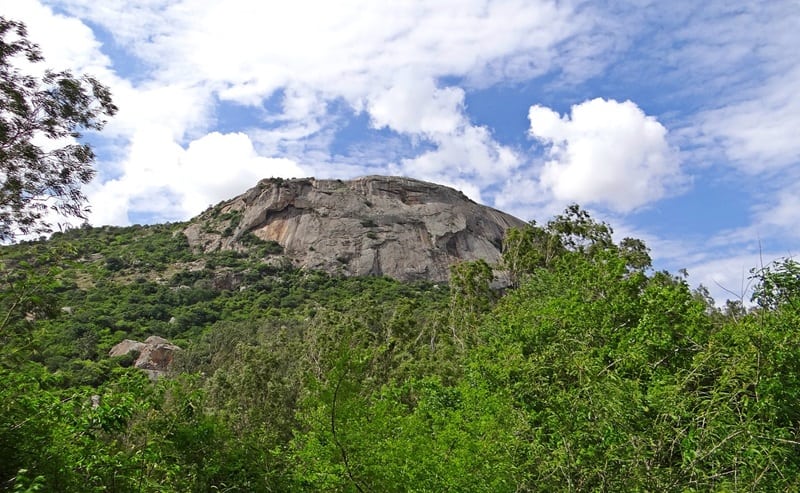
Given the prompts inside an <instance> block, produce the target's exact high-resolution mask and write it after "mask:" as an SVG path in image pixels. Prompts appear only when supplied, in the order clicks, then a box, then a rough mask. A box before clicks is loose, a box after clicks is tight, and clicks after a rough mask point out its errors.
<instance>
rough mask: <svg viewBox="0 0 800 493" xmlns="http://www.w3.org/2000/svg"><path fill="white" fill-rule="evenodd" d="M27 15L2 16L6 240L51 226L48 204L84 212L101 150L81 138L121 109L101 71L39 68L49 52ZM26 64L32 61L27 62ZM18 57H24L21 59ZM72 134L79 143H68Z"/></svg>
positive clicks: (68, 212)
mask: <svg viewBox="0 0 800 493" xmlns="http://www.w3.org/2000/svg"><path fill="white" fill-rule="evenodd" d="M27 35H28V33H27V30H26V28H25V25H24V24H23V23H21V22H17V21H13V20H8V19H6V18H5V17H3V16H0V176H2V180H0V241H3V242H5V241H8V240H13V239H14V238H15V237H16V236H17V235H19V234H23V235H24V234H39V233H48V232H50V231H52V228H51V226H52V225H51V224H50V223H49V222H48V219H47V215H48V212H49V211H51V212H52V211H55V212H56V213H58V214H61V215H64V216H71V217H78V218H84V217H85V210H84V205H85V202H86V197H85V196H84V194H83V191H82V190H81V187H82V185H84V184H86V183H89V181H91V179H92V177H93V176H94V173H95V172H94V169H93V168H92V164H93V163H94V152H93V151H92V148H91V147H90V146H89V145H87V144H79V143H74V141H77V140H79V139H80V138H81V132H83V131H85V130H100V129H101V128H103V126H104V125H105V120H104V118H105V117H107V116H112V115H114V114H115V113H116V111H117V107H116V106H114V104H113V103H112V101H111V93H110V92H109V90H108V88H107V87H105V86H104V85H102V84H101V83H100V82H98V81H97V79H95V78H93V77H91V76H88V75H82V76H78V77H75V76H74V75H73V74H72V73H71V72H70V71H68V70H65V71H61V72H56V71H53V70H50V69H46V70H42V72H44V74H43V75H41V76H33V75H30V74H33V73H36V72H39V70H36V69H33V70H32V69H31V67H30V66H31V65H33V64H37V63H40V62H42V61H43V60H44V59H43V57H42V54H41V50H40V49H39V46H37V45H36V44H35V43H33V42H31V41H29V40H28V39H27ZM26 64H27V65H28V66H26ZM15 65H19V66H20V67H21V68H22V69H21V70H20V67H17V66H15ZM69 142H73V143H69Z"/></svg>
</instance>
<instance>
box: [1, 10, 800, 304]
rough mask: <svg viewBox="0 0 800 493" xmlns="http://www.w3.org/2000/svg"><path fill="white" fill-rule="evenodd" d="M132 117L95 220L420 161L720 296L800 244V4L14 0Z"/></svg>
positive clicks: (437, 177) (96, 201) (427, 172)
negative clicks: (625, 248)
mask: <svg viewBox="0 0 800 493" xmlns="http://www.w3.org/2000/svg"><path fill="white" fill-rule="evenodd" d="M0 15H3V16H5V17H7V18H9V19H15V20H21V21H23V22H25V23H26V24H27V26H28V33H29V38H30V39H31V40H32V41H34V42H36V43H38V44H39V45H40V47H41V49H42V52H43V54H44V57H45V59H46V64H47V66H48V67H51V68H54V69H71V70H73V71H74V72H75V73H89V74H91V75H93V76H95V77H96V78H98V79H99V80H100V81H102V82H103V83H104V84H106V85H107V86H109V87H110V88H111V91H112V94H113V97H114V101H115V103H116V104H117V105H118V106H119V108H120V110H119V113H118V114H117V115H116V116H115V117H114V118H113V119H111V120H110V121H109V123H108V124H107V126H106V127H105V129H104V130H103V131H102V132H101V133H98V134H89V135H86V139H87V140H88V141H89V142H90V143H91V144H92V145H93V146H94V147H95V150H96V152H97V156H98V159H97V162H96V168H97V171H98V173H97V177H96V179H95V180H94V181H93V182H92V183H91V184H89V185H88V186H87V187H86V188H85V193H86V195H87V196H88V198H89V203H90V206H91V208H92V210H91V214H90V216H89V221H90V223H91V224H93V225H105V224H112V225H128V224H148V223H158V222H164V221H182V220H187V219H189V218H191V217H193V216H195V215H197V214H199V213H200V212H202V211H203V210H205V209H206V208H207V207H208V206H209V205H213V204H216V203H218V202H220V201H222V200H225V199H229V198H232V197H234V196H236V195H238V194H239V193H242V192H244V191H245V190H247V189H248V188H250V187H252V186H254V185H255V184H256V183H257V182H258V180H260V179H262V178H266V177H271V176H275V177H286V178H288V177H307V176H314V177H317V178H341V179H346V178H353V177H357V176H363V175H371V174H390V175H403V176H409V177H413V178H418V179H422V180H427V181H432V182H436V183H440V184H444V185H447V186H451V187H454V188H457V189H459V190H462V191H463V192H464V193H465V194H466V195H467V196H469V197H470V198H472V199H473V200H475V201H477V202H480V203H483V204H486V205H488V206H491V207H495V208H498V209H501V210H504V211H506V212H509V213H512V214H514V215H516V216H518V217H520V218H522V219H524V220H536V221H537V222H538V223H540V224H541V223H544V222H546V221H547V220H548V219H550V218H551V217H552V216H553V215H555V214H558V213H560V212H561V211H563V209H564V208H565V207H566V206H567V205H569V204H571V203H578V204H580V205H581V206H582V207H583V208H585V209H587V210H589V211H590V212H591V213H592V215H593V216H594V217H595V218H597V219H599V220H603V221H606V222H608V223H609V224H610V225H611V226H612V227H613V228H614V230H615V236H616V237H617V238H618V239H621V238H623V237H625V236H631V237H636V238H640V239H643V240H644V241H645V242H646V243H647V245H648V246H649V247H650V248H651V254H652V256H653V258H654V261H655V262H654V263H655V266H656V267H657V268H659V269H668V270H670V271H671V272H673V273H675V272H677V271H678V270H680V269H686V271H688V273H689V280H690V283H691V284H693V285H699V284H703V285H704V286H706V287H707V288H708V289H709V290H710V291H711V293H712V295H713V296H714V298H715V299H716V300H717V301H718V302H720V301H722V300H725V299H744V300H745V301H747V299H749V296H750V294H749V291H748V288H749V286H750V285H751V281H750V280H749V277H750V272H749V271H750V269H751V268H754V267H759V266H762V265H766V264H768V263H769V262H770V261H773V260H775V259H779V258H784V257H790V256H794V255H796V254H798V252H800V130H798V129H800V93H798V91H800V49H798V47H800V0H749V1H746V2H744V1H739V2H736V1H730V0H722V1H720V0H705V1H703V2H698V1H696V0H671V1H669V2H665V1H663V0H659V1H650V0H627V1H622V0H621V1H613V0H594V1H580V0H439V1H430V0H421V1H417V0H380V1H378V0H337V1H335V2H331V1H326V0H292V1H277V0H265V1H259V2H256V1H252V0H225V1H221V0H216V1H214V0H136V1H125V0H105V1H102V2H98V1H97V0H0Z"/></svg>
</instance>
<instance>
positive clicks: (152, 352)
mask: <svg viewBox="0 0 800 493" xmlns="http://www.w3.org/2000/svg"><path fill="white" fill-rule="evenodd" d="M180 350H181V348H180V347H178V346H176V345H175V344H172V343H170V342H169V341H168V340H166V339H164V338H163V337H158V336H150V337H148V338H147V339H145V340H144V342H139V341H133V340H131V339H125V340H124V341H122V342H120V343H119V344H117V345H115V346H114V347H112V348H111V350H110V351H109V352H108V355H109V356H111V357H115V356H125V355H127V354H130V353H132V352H135V353H138V356H137V357H136V361H135V362H134V363H133V366H134V367H136V368H139V369H142V370H146V371H147V373H148V374H149V375H150V377H151V378H157V377H159V376H161V375H163V374H165V373H166V372H167V371H168V370H169V367H170V365H171V364H172V361H173V359H174V358H175V352H176V351H180Z"/></svg>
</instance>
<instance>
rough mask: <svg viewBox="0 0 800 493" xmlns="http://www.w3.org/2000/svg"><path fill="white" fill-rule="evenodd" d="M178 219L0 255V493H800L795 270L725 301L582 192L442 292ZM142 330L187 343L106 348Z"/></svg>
mask: <svg viewBox="0 0 800 493" xmlns="http://www.w3.org/2000/svg"><path fill="white" fill-rule="evenodd" d="M184 226H185V225H182V224H167V225H156V226H132V227H124V228H118V227H104V228H88V227H87V228H79V229H74V230H69V231H66V232H63V233H56V234H54V235H53V236H52V238H51V239H49V240H40V241H33V242H25V243H21V244H17V245H10V246H5V247H2V249H0V262H1V264H0V265H2V270H0V276H1V277H0V282H2V289H1V290H0V489H2V490H7V491H17V492H28V491H54V492H58V491H63V492H73V491H75V492H78V491H80V492H89V491H111V492H129V491H130V492H134V491H135V492H146V491H152V492H164V491H175V492H186V491H196V492H206V491H209V492H210V491H228V492H232V491H254V492H258V491H356V492H367V491H373V492H378V491H380V492H383V491H430V492H439V491H491V492H503V491H508V492H513V491H796V490H797V489H800V479H799V478H800V454H798V445H800V436H798V425H799V420H800V407H798V406H797V402H798V399H799V398H800V395H799V394H800V381H798V379H799V378H800V367H799V366H800V335H798V334H799V333H798V331H797V330H796V329H797V326H798V320H800V266H798V265H797V264H796V263H794V262H793V261H791V260H785V261H782V262H779V263H776V264H773V265H769V266H764V267H762V268H760V269H758V270H754V271H753V280H754V283H755V286H756V287H755V291H754V293H755V294H754V298H753V301H754V303H753V304H752V307H748V306H749V304H743V303H742V302H741V300H739V301H734V302H728V303H727V304H726V305H725V306H724V307H723V308H720V307H718V306H716V305H715V304H714V302H713V300H711V299H710V297H709V296H708V294H707V292H706V291H704V290H703V289H702V288H701V289H696V290H692V289H691V288H690V287H689V286H688V284H687V282H686V280H685V278H684V277H682V276H676V275H673V274H670V273H667V272H659V271H654V270H653V269H652V267H651V262H650V257H649V255H648V250H647V247H646V245H645V244H644V243H643V242H641V241H639V240H634V239H625V240H622V241H620V242H619V243H615V242H614V241H613V240H612V231H611V228H610V227H609V226H608V225H606V224H604V223H599V222H596V221H594V220H593V219H592V218H591V217H589V215H588V214H586V212H584V211H582V210H581V209H579V208H578V207H577V206H573V207H570V208H569V209H568V210H567V211H565V213H564V214H563V215H560V216H557V217H556V218H554V219H553V220H551V221H550V222H548V223H547V224H545V225H537V224H536V223H531V224H530V225H529V226H528V227H526V228H524V229H515V230H511V231H509V233H508V235H507V237H506V242H505V245H504V255H503V264H502V265H498V266H489V265H488V264H486V263H485V262H481V261H478V262H470V263H462V264H458V265H455V266H454V267H453V269H452V275H451V282H450V283H449V285H434V284H430V283H416V284H404V283H400V282H397V281H394V280H392V279H388V278H377V277H362V278H346V277H334V276H330V275H328V274H324V273H320V272H314V271H306V270H298V269H296V268H294V267H292V265H291V264H289V263H288V262H286V261H285V260H282V257H281V255H280V248H279V246H277V245H270V244H262V243H256V244H252V245H246V248H244V249H242V250H241V251H220V252H216V253H212V254H204V253H202V252H199V251H193V250H192V249H191V248H190V247H189V245H188V243H187V241H186V238H185V237H184V236H183V235H182V234H181V230H182V228H183V227H184ZM493 268H494V269H495V270H503V271H505V273H506V274H505V275H506V276H507V277H508V278H509V280H510V281H509V284H510V285H509V286H508V288H507V289H504V290H501V291H498V290H496V289H492V288H491V287H490V285H491V281H492V276H493ZM232 280H235V282H233V281H232ZM148 335H159V336H162V337H166V338H169V339H170V340H171V341H172V342H174V343H175V344H177V345H179V346H181V347H182V348H183V350H182V351H180V352H179V353H178V356H177V358H176V361H175V362H174V364H173V370H172V373H171V375H169V376H168V377H163V378H159V379H157V380H156V381H152V380H151V379H150V378H148V376H147V374H146V373H144V372H143V371H141V370H138V369H135V368H132V367H131V364H132V361H133V360H132V358H131V357H130V356H123V357H116V358H111V357H109V356H108V351H109V349H110V348H111V347H112V346H113V345H114V344H116V343H118V342H120V341H121V340H123V339H125V338H133V339H136V338H138V339H142V338H144V337H147V336H148ZM92 396H99V405H96V404H95V405H93V404H92Z"/></svg>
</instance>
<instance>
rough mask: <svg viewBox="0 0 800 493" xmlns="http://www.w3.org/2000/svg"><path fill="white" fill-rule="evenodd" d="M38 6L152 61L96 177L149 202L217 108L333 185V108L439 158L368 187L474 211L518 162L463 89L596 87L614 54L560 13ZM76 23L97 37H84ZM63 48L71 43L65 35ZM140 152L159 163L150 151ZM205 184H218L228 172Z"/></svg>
mask: <svg viewBox="0 0 800 493" xmlns="http://www.w3.org/2000/svg"><path fill="white" fill-rule="evenodd" d="M43 1H47V3H48V4H50V5H54V6H58V8H59V9H61V10H64V11H66V12H69V13H70V14H72V15H76V16H78V17H80V18H81V19H86V21H87V22H88V21H90V22H92V23H94V24H95V25H98V26H101V27H103V28H104V29H105V30H107V34H109V35H110V36H113V38H114V41H115V42H116V43H117V46H116V47H115V48H117V49H119V48H122V49H124V50H126V51H127V52H128V54H129V55H133V56H134V57H136V58H137V59H138V60H140V61H143V62H144V65H140V66H138V67H137V69H138V70H139V71H138V72H137V73H136V74H135V77H133V76H132V77H131V79H133V80H136V81H140V82H138V83H133V82H129V81H127V80H121V79H119V78H117V77H115V76H114V74H113V73H111V74H110V77H109V79H107V83H109V84H110V85H111V87H112V91H113V93H114V95H115V100H116V102H117V103H118V105H119V106H120V113H119V115H118V116H117V118H116V119H115V121H113V122H112V123H111V124H110V125H109V127H108V128H107V130H106V133H105V134H104V135H105V136H107V137H111V138H113V139H114V144H115V145H116V146H117V147H116V148H117V150H116V152H115V155H114V156H113V159H108V160H107V161H105V162H101V163H100V164H101V168H103V169H101V173H100V177H101V179H103V180H107V179H109V178H113V179H114V180H115V182H114V183H118V184H119V185H114V183H109V184H108V185H107V186H103V184H96V186H95V188H96V189H104V188H105V189H110V188H113V187H114V186H119V187H121V188H122V189H130V190H133V189H136V190H139V189H141V190H142V191H141V192H140V193H139V195H146V194H147V193H151V192H152V194H154V195H159V194H160V195H164V193H165V192H164V190H171V188H169V187H167V188H166V189H164V188H159V187H162V184H163V183H162V182H163V180H153V179H148V180H144V179H142V178H141V176H149V175H152V173H150V172H149V171H147V170H148V169H149V168H148V166H150V162H149V161H148V159H152V158H153V156H152V155H153V154H155V153H157V152H161V151H163V152H167V153H170V152H173V150H174V149H179V148H181V147H182V146H183V147H185V146H186V143H187V142H188V141H192V140H194V141H199V140H201V139H202V135H203V134H204V133H206V132H208V131H211V130H213V126H214V109H215V106H214V105H215V104H216V100H217V99H222V100H229V101H232V102H235V103H239V104H242V105H249V106H250V107H252V108H253V109H254V110H257V111H258V112H259V113H261V117H262V118H263V119H264V122H265V127H267V128H262V129H251V130H247V131H248V133H249V134H250V139H251V140H252V141H253V142H255V143H256V145H257V150H258V152H259V153H261V154H262V155H270V156H284V157H287V158H289V159H292V160H294V161H298V160H301V161H303V162H305V163H310V164H309V165H308V166H307V168H308V169H314V170H315V171H316V172H318V173H320V172H321V174H328V175H330V173H331V172H330V171H326V170H324V169H322V168H321V164H320V163H333V162H335V159H334V158H333V157H332V156H331V152H330V148H329V146H330V143H331V142H332V141H333V138H334V137H333V135H334V132H335V129H336V128H335V126H336V124H337V119H336V118H333V117H332V113H331V111H332V110H331V109H330V105H331V103H335V104H338V105H339V106H340V109H339V110H338V111H341V103H342V102H343V103H344V104H345V105H347V106H349V107H350V108H351V109H352V110H353V111H354V112H355V113H359V112H362V111H363V112H367V113H368V115H369V117H370V120H371V122H372V124H373V125H374V126H375V127H376V128H382V127H385V128H389V129H391V130H392V131H394V132H397V133H399V134H401V135H407V136H409V137H410V138H411V140H412V141H421V142H424V143H425V144H426V146H431V147H433V149H432V150H430V151H429V152H425V153H423V154H422V155H419V156H416V157H409V156H408V154H406V156H397V157H395V158H393V160H386V161H385V162H384V163H383V164H382V165H381V164H380V163H378V168H379V169H374V168H371V169H370V172H386V171H387V170H395V171H397V172H400V173H402V174H407V175H412V176H416V177H419V178H423V179H430V180H436V181H440V182H446V183H452V184H460V185H459V186H460V187H461V188H462V189H464V190H469V193H470V195H471V196H472V197H473V198H475V197H480V196H481V191H482V190H483V189H485V188H486V187H491V186H493V185H495V184H497V183H502V181H503V180H505V179H506V178H507V177H508V174H509V173H510V172H512V171H513V170H514V169H516V168H517V167H518V166H519V164H520V161H521V158H520V157H519V156H518V154H517V152H516V151H515V150H513V149H511V148H509V147H507V146H504V145H502V144H500V143H498V142H497V141H495V139H494V137H493V136H492V134H491V132H490V131H489V130H488V129H487V128H484V127H481V126H479V125H475V124H473V123H472V122H470V120H469V117H468V116H467V114H466V109H465V106H464V95H465V88H467V87H477V86H480V87H485V86H488V85H491V84H493V83H496V82H500V81H504V82H506V81H521V80H527V79H529V78H531V77H536V76H539V75H543V74H545V73H548V72H552V71H558V70H562V71H563V72H564V73H567V72H569V73H571V74H573V75H574V77H576V78H580V77H585V76H588V74H591V73H594V72H596V69H595V68H593V67H599V66H602V65H603V63H604V62H603V61H602V60H601V59H600V58H598V57H597V53H599V52H602V51H603V48H604V47H607V46H611V45H612V43H613V40H611V39H598V38H592V42H591V43H589V42H588V41H589V38H586V37H583V36H582V35H583V34H585V33H586V32H588V31H590V30H596V29H597V27H598V24H599V22H600V21H599V19H600V16H598V15H597V12H591V11H589V10H588V9H586V8H582V9H580V10H576V9H575V8H574V7H573V5H572V3H571V2H560V1H556V0H538V1H521V0H495V1H490V2H487V1H485V0H467V1H464V0H459V1H456V0H448V1H446V2H444V3H442V2H437V3H436V4H431V3H430V2H427V1H423V0H419V1H408V2H393V3H385V2H372V1H366V0H343V1H341V2H335V3H331V2H319V1H297V2H251V1H249V0H247V1H246V0H231V1H229V2H224V3H220V2H217V1H212V0H179V1H174V0H170V1H168V0H143V1H141V2H101V3H99V4H98V3H97V2H95V1H89V0H49V1H48V0H43ZM31 3H33V4H37V3H36V2H31ZM37 5H38V4H37ZM47 15H50V17H52V15H51V14H47ZM47 15H45V14H43V13H41V12H34V13H31V14H30V16H32V17H42V16H45V17H46V16H47ZM71 21H72V22H73V23H75V24H76V25H79V26H80V27H81V29H83V31H84V34H86V33H89V34H91V31H90V30H88V28H87V27H86V26H85V25H84V24H82V23H81V22H79V21H77V20H76V19H72V20H71ZM53 32H59V30H54V31H53ZM54 39H55V37H54ZM59 39H60V40H63V39H64V38H63V35H62V33H61V32H59ZM87 39H88V41H91V42H92V43H93V45H92V47H88V46H87V47H84V48H81V49H82V50H84V51H85V52H86V53H89V54H90V55H87V56H88V57H89V58H90V59H91V58H92V55H91V53H95V52H97V47H98V43H97V41H96V40H95V39H94V38H93V37H92V36H91V35H89V36H88V38H87ZM589 46H591V47H592V48H591V49H587V47H589ZM91 50H95V51H91ZM98 53H99V52H98ZM98 59H99V58H98ZM103 64H107V60H105V61H103ZM120 70H123V71H124V70H125V67H120ZM106 72H110V71H109V70H106ZM575 74H581V75H575ZM443 80H452V81H460V82H447V83H446V82H443ZM277 91H280V93H279V94H281V95H282V98H283V101H282V102H283V104H282V105H281V106H280V109H279V110H278V111H277V113H278V114H271V115H270V114H268V113H266V112H265V108H264V107H263V106H262V105H263V103H264V101H265V100H266V99H268V98H269V97H271V96H273V95H274V94H275V93H276V92H277ZM243 130H244V129H243ZM144 136H146V137H144ZM143 142H149V143H150V144H143ZM126 143H127V145H126ZM144 145H151V150H149V151H147V152H142V151H141V150H140V148H141V147H143V146H144ZM326 146H327V147H326ZM184 152H189V151H184ZM411 152H418V151H411ZM177 153H178V154H180V152H177ZM123 156H124V159H122V157H123ZM170 159H173V160H174V157H171V158H170ZM373 166H375V164H374V163H373ZM361 168H362V167H359V166H352V165H351V166H349V167H346V168H345V167H341V168H339V167H337V171H338V170H341V171H339V172H340V173H347V172H348V171H347V170H353V171H355V170H359V169H361ZM201 172H202V173H208V174H209V175H210V176H209V177H208V180H209V181H215V180H218V178H216V177H217V176H218V174H219V172H220V171H219V170H218V169H214V168H203V169H202V171H201ZM147 190H149V191H150V192H147ZM200 195H204V194H203V193H201V194H200ZM118 196H120V195H119V194H108V195H103V194H100V193H99V192H98V193H97V194H95V195H94V198H95V201H102V202H100V203H98V204H96V207H95V208H96V209H97V210H104V211H114V210H116V209H118V207H117V206H116V205H114V206H111V205H109V204H107V203H106V201H107V200H114V199H115V197H118ZM121 196H122V197H129V196H128V195H125V194H123V195H121ZM176 197H178V198H174V197H173V199H171V200H170V201H168V202H165V203H162V204H160V206H163V207H165V208H166V211H165V212H164V213H165V214H168V215H170V216H177V215H179V214H180V213H184V211H185V210H186V209H185V207H184V201H183V199H181V198H180V197H183V195H182V194H181V193H178V194H177V195H176ZM125 203H126V204H128V205H127V206H126V207H127V208H126V207H122V208H121V209H120V211H119V212H116V213H114V214H110V216H109V217H108V218H107V219H104V221H105V220H108V221H111V220H112V217H113V218H116V219H113V220H122V218H123V217H124V216H127V215H128V214H127V212H132V213H135V211H134V209H133V208H134V205H135V204H143V205H144V204H147V203H156V202H155V201H153V202H147V201H134V200H131V199H130V198H129V199H126V201H125ZM143 205H142V206H143ZM142 206H140V205H136V206H135V207H142ZM126 211H127V212H126ZM94 217H97V218H98V220H99V217H100V216H98V215H95V216H94Z"/></svg>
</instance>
